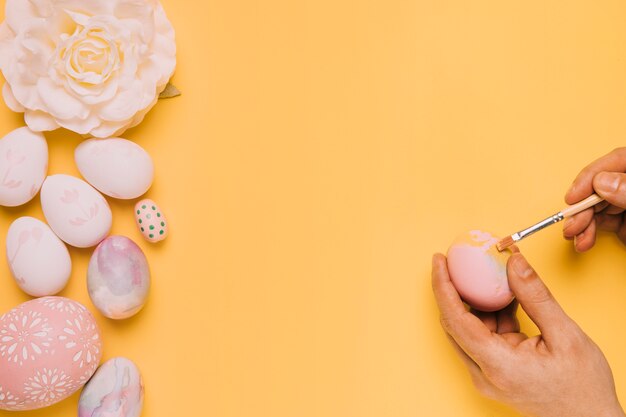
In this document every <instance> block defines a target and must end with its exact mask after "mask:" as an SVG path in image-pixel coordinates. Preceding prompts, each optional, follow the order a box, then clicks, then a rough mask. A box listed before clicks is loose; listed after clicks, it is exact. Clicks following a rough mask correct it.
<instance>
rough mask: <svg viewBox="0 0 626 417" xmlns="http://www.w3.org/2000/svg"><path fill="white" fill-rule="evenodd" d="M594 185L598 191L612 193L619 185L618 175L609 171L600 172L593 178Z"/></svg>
mask: <svg viewBox="0 0 626 417" xmlns="http://www.w3.org/2000/svg"><path fill="white" fill-rule="evenodd" d="M593 183H594V186H595V187H596V188H598V191H604V192H605V193H614V192H615V191H617V188H618V187H619V176H618V175H615V174H611V173H609V172H601V173H599V174H598V175H596V177H595V178H594V181H593Z"/></svg>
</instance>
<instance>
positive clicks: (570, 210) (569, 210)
mask: <svg viewBox="0 0 626 417" xmlns="http://www.w3.org/2000/svg"><path fill="white" fill-rule="evenodd" d="M602 200H603V199H602V197H600V196H599V195H597V194H591V195H590V196H589V197H587V198H585V199H584V200H583V201H580V202H578V203H576V204H572V205H571V206H567V207H566V208H564V209H563V210H561V213H563V217H571V216H573V215H574V214H578V213H580V212H581V211H584V210H587V209H588V208H589V207H593V206H595V205H596V204H598V203H599V202H601V201H602Z"/></svg>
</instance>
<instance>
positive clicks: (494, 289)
mask: <svg viewBox="0 0 626 417" xmlns="http://www.w3.org/2000/svg"><path fill="white" fill-rule="evenodd" d="M499 240H500V239H499V238H497V237H494V236H492V235H491V234H490V233H487V232H483V231H480V230H472V231H470V232H467V233H464V234H462V235H461V236H459V237H458V238H457V239H456V240H455V241H454V242H453V243H452V246H450V249H448V270H449V271H450V279H451V280H452V283H453V284H454V287H455V288H456V290H457V291H458V292H459V295H460V296H461V298H462V299H463V301H465V302H466V303H467V304H469V305H470V306H471V307H473V308H475V309H476V310H480V311H497V310H501V309H502V308H504V307H506V306H507V305H508V304H509V303H510V302H511V301H513V298H514V296H513V293H512V292H511V290H510V289H509V283H508V279H507V275H506V263H507V260H508V259H509V257H510V256H511V254H512V252H511V251H510V250H508V249H507V250H505V251H503V252H499V251H498V249H497V248H496V243H498V241H499Z"/></svg>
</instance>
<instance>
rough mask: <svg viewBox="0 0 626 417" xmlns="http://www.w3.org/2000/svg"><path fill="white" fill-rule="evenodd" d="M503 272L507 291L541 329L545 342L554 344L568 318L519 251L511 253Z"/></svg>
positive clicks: (556, 342)
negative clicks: (507, 287) (507, 283)
mask: <svg viewBox="0 0 626 417" xmlns="http://www.w3.org/2000/svg"><path fill="white" fill-rule="evenodd" d="M507 275H508V278H509V287H510V288H511V291H513V293H514V294H515V296H516V298H517V301H519V303H520V305H521V306H522V308H523V309H524V311H526V314H528V317H530V319H531V320H532V321H533V322H534V323H535V324H536V325H537V327H538V328H539V330H540V331H541V334H542V336H543V338H544V339H545V341H546V344H547V345H548V346H552V345H557V344H558V341H559V340H560V335H561V333H562V331H563V329H564V328H565V327H567V326H569V325H570V323H571V319H570V318H569V317H568V316H567V315H566V314H565V312H564V311H563V309H562V308H561V306H560V305H559V304H558V303H557V301H556V300H555V299H554V297H553V296H552V294H551V293H550V291H549V290H548V288H547V287H546V286H545V284H544V283H543V282H542V281H541V279H540V278H539V276H538V275H537V273H536V272H535V270H534V269H533V268H532V267H531V266H530V265H529V264H528V262H527V261H526V259H525V258H524V256H523V255H522V254H519V253H516V254H513V255H512V256H511V258H510V259H509V262H508V264H507Z"/></svg>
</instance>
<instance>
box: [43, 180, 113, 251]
mask: <svg viewBox="0 0 626 417" xmlns="http://www.w3.org/2000/svg"><path fill="white" fill-rule="evenodd" d="M41 208H42V209H43V214H44V216H46V220H47V221H48V224H49V225H50V228H51V229H52V231H53V232H54V233H55V234H56V235H57V236H58V237H60V238H61V240H63V241H64V242H66V243H68V244H70V245H72V246H76V247H78V248H88V247H91V246H95V245H97V244H98V243H100V242H101V241H102V240H103V239H104V238H105V237H106V236H107V235H108V234H109V231H110V230H111V223H112V215H111V209H110V208H109V204H108V203H107V201H106V200H105V199H104V197H103V196H102V194H100V193H99V192H98V191H96V189H94V188H93V187H92V186H91V185H89V184H87V183H86V182H85V181H83V180H81V179H78V178H76V177H72V176H70V175H63V174H59V175H51V176H49V177H48V178H46V180H45V181H44V183H43V186H42V187H41Z"/></svg>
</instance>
